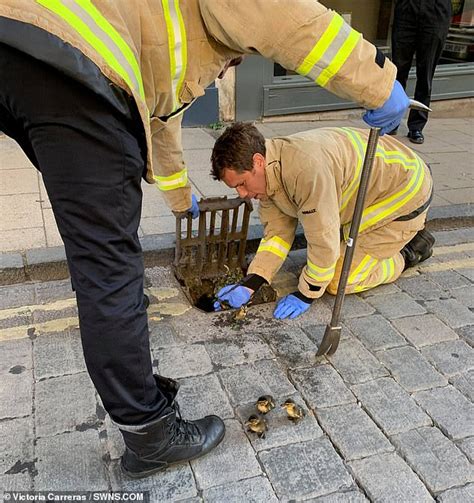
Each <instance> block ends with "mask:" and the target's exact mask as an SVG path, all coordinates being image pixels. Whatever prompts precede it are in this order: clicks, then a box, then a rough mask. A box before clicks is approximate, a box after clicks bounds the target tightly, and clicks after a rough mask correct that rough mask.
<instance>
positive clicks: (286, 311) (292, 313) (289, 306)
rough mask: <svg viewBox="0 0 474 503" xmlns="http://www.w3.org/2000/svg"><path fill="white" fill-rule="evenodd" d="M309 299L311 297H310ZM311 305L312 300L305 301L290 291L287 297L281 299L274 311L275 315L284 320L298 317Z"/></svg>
mask: <svg viewBox="0 0 474 503" xmlns="http://www.w3.org/2000/svg"><path fill="white" fill-rule="evenodd" d="M308 300H309V299H308ZM310 306H311V301H310V302H309V303H308V302H305V301H303V300H301V299H299V298H298V297H296V295H294V294H292V293H290V295H287V296H286V297H283V299H281V300H280V301H279V302H278V304H277V306H276V308H275V311H274V312H273V317H274V318H277V319H278V320H283V319H284V318H290V319H293V318H296V317H297V316H299V315H300V314H303V313H304V312H306V311H307V310H308V309H309V308H310Z"/></svg>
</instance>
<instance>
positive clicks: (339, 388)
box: [290, 365, 356, 409]
mask: <svg viewBox="0 0 474 503" xmlns="http://www.w3.org/2000/svg"><path fill="white" fill-rule="evenodd" d="M290 376H291V379H292V381H293V382H294V383H295V386H296V388H297V389H298V390H299V391H300V393H301V394H302V395H303V396H304V398H305V400H306V401H307V402H308V404H309V406H310V407H311V408H312V409H319V408H323V407H333V406H335V405H343V404H347V403H351V402H355V401H356V399H355V396H354V395H353V394H352V393H351V391H350V389H349V387H348V386H347V385H346V384H345V383H344V381H343V380H342V378H341V376H340V375H339V374H338V373H337V371H336V370H335V369H334V368H333V367H332V366H331V365H315V366H313V367H310V368H307V369H297V370H292V371H291V372H290Z"/></svg>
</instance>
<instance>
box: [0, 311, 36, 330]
mask: <svg viewBox="0 0 474 503" xmlns="http://www.w3.org/2000/svg"><path fill="white" fill-rule="evenodd" d="M32 321H33V317H32V315H31V310H30V308H29V307H18V308H12V309H7V310H5V311H3V312H2V311H0V329H6V328H12V327H20V326H26V325H31V323H32ZM7 335H8V334H7Z"/></svg>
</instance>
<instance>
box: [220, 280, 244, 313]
mask: <svg viewBox="0 0 474 503" xmlns="http://www.w3.org/2000/svg"><path fill="white" fill-rule="evenodd" d="M252 294H253V290H252V289H250V288H247V287H246V286H242V285H235V284H234V285H227V286H224V287H223V288H221V289H220V290H219V291H218V292H217V299H218V301H216V302H214V311H220V310H221V309H222V306H221V304H222V302H227V304H229V305H230V306H231V307H233V308H235V309H237V308H239V307H242V306H243V305H244V304H247V302H248V301H249V300H250V297H251V296H252Z"/></svg>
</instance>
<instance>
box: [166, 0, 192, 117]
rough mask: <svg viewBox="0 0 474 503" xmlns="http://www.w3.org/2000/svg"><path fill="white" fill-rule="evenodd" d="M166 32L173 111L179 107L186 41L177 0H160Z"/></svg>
mask: <svg viewBox="0 0 474 503" xmlns="http://www.w3.org/2000/svg"><path fill="white" fill-rule="evenodd" d="M161 4H162V6H163V14H164V18H165V23H166V30H167V32H168V50H169V58H170V78H171V88H172V93H173V112H174V111H176V110H177V109H178V108H180V106H181V104H180V101H179V96H180V93H181V88H182V85H183V81H184V76H185V74H186V66H187V41H186V29H185V26H184V21H183V16H182V14H181V10H180V7H179V0H161Z"/></svg>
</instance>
